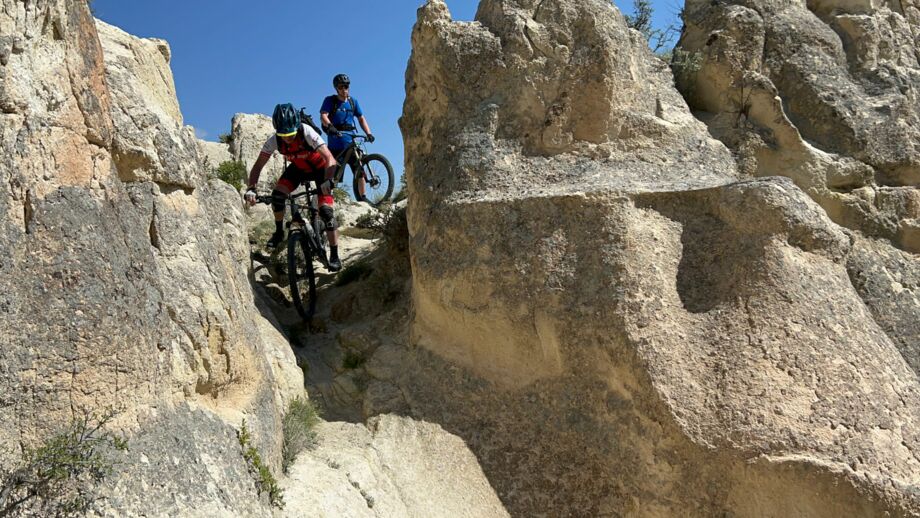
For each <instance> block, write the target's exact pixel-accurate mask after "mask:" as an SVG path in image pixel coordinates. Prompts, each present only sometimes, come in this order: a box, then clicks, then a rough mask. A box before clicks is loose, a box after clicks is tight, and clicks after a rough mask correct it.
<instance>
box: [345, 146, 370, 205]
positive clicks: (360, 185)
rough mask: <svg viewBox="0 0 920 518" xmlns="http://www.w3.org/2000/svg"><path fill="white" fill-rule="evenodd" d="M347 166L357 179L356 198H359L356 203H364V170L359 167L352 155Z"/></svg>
mask: <svg viewBox="0 0 920 518" xmlns="http://www.w3.org/2000/svg"><path fill="white" fill-rule="evenodd" d="M349 166H350V167H351V174H353V175H355V176H357V177H358V197H359V198H360V199H359V200H358V201H366V200H367V196H366V194H367V182H365V180H364V169H363V168H362V167H361V163H360V162H358V157H357V156H354V155H352V157H351V163H350V164H349Z"/></svg>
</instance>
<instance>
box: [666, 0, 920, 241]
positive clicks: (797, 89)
mask: <svg viewBox="0 0 920 518" xmlns="http://www.w3.org/2000/svg"><path fill="white" fill-rule="evenodd" d="M916 12H917V5H916V4H915V2H911V1H907V2H895V3H890V2H841V1H833V0H831V1H819V2H808V3H807V5H806V3H800V4H795V5H792V4H788V3H783V2H774V1H772V0H752V1H747V0H744V1H738V2H720V3H711V2H704V1H697V0H691V1H689V2H687V6H686V9H685V11H684V19H685V23H686V30H685V31H684V33H683V36H682V38H681V41H680V43H679V46H680V47H681V48H682V49H683V50H685V51H687V52H689V53H691V54H695V55H697V56H699V58H700V59H701V60H702V61H701V62H702V66H701V68H700V70H699V71H692V70H690V71H687V73H686V74H681V75H680V76H679V77H680V78H681V79H682V81H681V85H682V89H683V91H684V92H685V94H687V96H688V99H689V101H690V103H691V105H692V107H693V108H694V109H695V110H700V111H702V112H705V113H702V114H701V116H702V117H703V118H704V119H706V120H707V122H708V123H709V126H710V128H711V130H712V132H713V134H714V135H716V136H718V137H719V138H720V139H722V140H723V141H724V142H726V144H728V145H729V146H730V147H732V148H733V149H734V150H735V152H736V154H737V155H738V156H739V159H740V163H741V165H742V170H743V171H744V172H746V173H748V174H753V175H760V176H769V175H784V176H789V177H791V178H793V179H794V180H795V182H796V184H797V185H798V186H799V187H801V188H802V189H803V190H804V191H805V192H807V193H808V194H809V195H810V196H812V197H813V198H814V199H815V200H816V201H818V203H820V204H821V206H822V207H823V208H824V209H825V210H826V211H827V213H828V215H830V216H831V218H832V219H833V220H834V221H835V222H837V223H838V224H840V225H843V226H846V227H849V228H852V229H856V230H860V231H862V232H865V233H867V234H869V235H872V236H877V237H882V238H886V239H888V240H891V241H892V242H893V243H894V244H895V245H897V246H899V247H901V248H904V249H908V250H911V251H914V252H918V251H920V248H917V247H916V245H917V243H916V241H915V240H913V239H912V238H911V237H910V235H909V234H912V233H913V228H914V227H915V220H916V218H917V217H918V210H920V208H918V207H920V206H918V203H917V200H918V196H920V194H918V191H917V189H916V188H915V187H916V185H917V184H918V183H920V144H918V142H920V61H918V59H920V53H918V51H917V45H916V41H917V36H918V35H920V19H918V17H917V16H916Z"/></svg>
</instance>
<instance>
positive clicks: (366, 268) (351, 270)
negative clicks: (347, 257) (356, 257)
mask: <svg viewBox="0 0 920 518" xmlns="http://www.w3.org/2000/svg"><path fill="white" fill-rule="evenodd" d="M373 271H374V269H373V268H371V265H369V264H367V261H355V262H353V263H351V264H349V265H348V266H346V267H345V268H344V269H343V270H342V271H341V272H340V273H339V276H338V277H336V279H335V285H336V286H345V285H346V284H351V283H353V282H355V281H357V280H360V279H364V278H365V277H367V276H368V275H370V274H371V272H373Z"/></svg>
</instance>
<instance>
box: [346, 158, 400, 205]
mask: <svg viewBox="0 0 920 518" xmlns="http://www.w3.org/2000/svg"><path fill="white" fill-rule="evenodd" d="M361 169H362V173H361V175H363V176H364V180H365V191H364V195H365V196H366V197H367V201H369V202H371V204H372V205H375V206H376V205H380V204H381V203H383V202H385V201H387V200H389V199H390V196H392V195H393V166H392V165H390V161H389V160H387V157H385V156H383V155H379V154H377V153H373V154H370V155H364V157H363V158H362V159H361ZM361 175H355V179H354V186H353V187H354V192H355V198H359V197H360V196H361V191H360V190H359V189H358V183H359V181H360V179H361V178H360V177H361Z"/></svg>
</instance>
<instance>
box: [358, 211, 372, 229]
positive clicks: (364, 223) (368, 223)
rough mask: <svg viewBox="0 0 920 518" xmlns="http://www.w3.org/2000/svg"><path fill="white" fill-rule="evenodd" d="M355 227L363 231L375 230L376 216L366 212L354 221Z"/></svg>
mask: <svg viewBox="0 0 920 518" xmlns="http://www.w3.org/2000/svg"><path fill="white" fill-rule="evenodd" d="M355 227H357V228H364V229H374V228H377V214H375V213H374V212H371V211H367V212H365V213H364V214H361V215H360V216H358V219H356V220H355Z"/></svg>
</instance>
